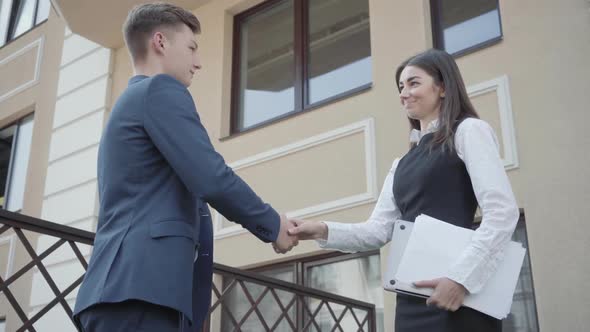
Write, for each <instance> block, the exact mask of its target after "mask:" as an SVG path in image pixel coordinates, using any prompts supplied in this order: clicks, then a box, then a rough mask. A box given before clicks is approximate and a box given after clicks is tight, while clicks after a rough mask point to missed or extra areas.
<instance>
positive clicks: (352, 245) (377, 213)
mask: <svg viewBox="0 0 590 332" xmlns="http://www.w3.org/2000/svg"><path fill="white" fill-rule="evenodd" d="M398 162H399V159H396V160H395V161H394V162H393V165H392V166H391V169H390V171H389V173H388V174H387V177H386V178H385V183H384V184H383V188H382V189H381V194H380V195H379V199H378V200H377V204H376V205H375V208H374V209H373V213H372V214H371V217H370V218H369V220H367V221H365V222H362V223H352V224H351V223H339V222H330V221H324V223H325V224H326V225H327V226H328V239H327V240H317V242H318V244H319V245H320V247H322V248H326V249H337V250H340V251H344V252H358V251H368V250H372V249H377V248H381V247H382V246H383V245H385V244H386V243H387V242H389V241H390V240H391V235H392V232H393V225H394V222H395V221H396V220H397V219H399V217H400V215H401V213H400V211H399V209H398V208H397V206H396V204H395V199H394V197H393V175H394V173H395V169H396V167H397V163H398Z"/></svg>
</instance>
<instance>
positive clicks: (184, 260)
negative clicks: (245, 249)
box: [74, 3, 297, 332]
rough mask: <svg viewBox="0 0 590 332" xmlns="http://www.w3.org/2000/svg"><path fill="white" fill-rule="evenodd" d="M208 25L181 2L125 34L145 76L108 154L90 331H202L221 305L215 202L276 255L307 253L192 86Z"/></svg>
mask: <svg viewBox="0 0 590 332" xmlns="http://www.w3.org/2000/svg"><path fill="white" fill-rule="evenodd" d="M199 32H200V24H199V21H198V20H197V18H196V17H195V16H194V15H193V14H192V13H190V12H189V11H186V10H184V9H182V8H179V7H176V6H174V5H170V4H162V3H159V4H146V5H141V6H138V7H136V8H134V9H133V10H132V11H131V12H130V13H129V16H128V18H127V21H126V23H125V26H124V33H125V42H126V45H127V47H128V49H129V52H130V55H131V59H132V61H133V67H134V70H135V74H136V75H135V76H134V77H132V78H131V79H130V81H129V86H128V87H127V89H126V90H125V91H124V92H123V93H122V95H121V96H120V98H119V99H118V100H117V102H116V104H115V106H114V107H113V110H112V113H111V116H110V118H109V121H108V123H107V126H106V128H105V130H104V133H103V137H102V140H101V142H100V148H99V154H98V189H99V198H100V211H99V218H98V226H97V231H96V238H95V242H94V250H93V252H92V256H91V258H90V263H89V266H88V270H87V272H86V276H85V278H84V281H83V283H82V285H81V287H80V290H79V292H78V297H77V300H76V306H75V310H74V318H75V320H76V322H77V324H78V328H79V329H80V330H82V331H85V332H107V331H108V332H118V331H140V330H141V331H158V332H166V331H183V330H184V331H189V329H190V331H195V330H200V327H201V325H202V322H203V319H204V316H205V315H206V313H207V310H208V308H209V305H210V300H211V277H212V258H213V257H212V256H213V251H212V249H213V238H212V237H213V235H212V226H211V218H210V216H209V210H208V208H207V205H206V203H208V204H209V205H211V206H212V207H213V208H215V209H216V210H217V211H219V212H220V213H221V214H223V215H224V216H225V217H226V218H227V219H228V220H231V221H234V222H237V223H239V224H241V225H242V226H243V227H245V228H246V229H248V230H249V231H250V232H251V233H252V234H254V235H255V236H256V237H258V238H259V239H260V240H262V241H264V242H272V243H273V247H274V249H275V251H277V252H281V253H284V252H287V251H289V250H290V249H291V248H292V247H293V246H294V245H296V244H297V240H296V238H295V237H291V236H289V235H288V234H287V230H288V229H289V228H290V227H291V225H292V224H291V223H290V221H288V220H287V219H286V218H285V217H283V216H280V215H279V214H278V213H277V212H276V211H275V210H274V209H273V208H272V207H271V206H270V205H268V204H265V203H264V202H263V201H262V200H261V199H260V198H259V197H258V196H257V195H256V194H255V193H254V191H252V189H251V188H250V187H249V186H248V185H247V184H246V183H245V182H244V181H242V179H240V177H238V176H237V175H236V174H234V172H233V171H232V170H231V169H230V168H229V167H228V166H227V165H226V163H225V161H224V160H223V158H222V157H221V156H220V155H219V154H218V153H217V152H216V151H215V149H214V148H213V146H212V145H211V142H210V140H209V137H208V135H207V132H206V130H205V128H204V127H203V125H202V124H201V122H200V119H199V115H198V114H197V112H196V108H195V105H194V102H193V99H192V97H191V95H190V93H189V92H188V90H187V87H188V86H189V85H190V83H191V80H192V78H193V75H194V74H195V73H196V72H197V71H198V70H199V69H200V68H201V64H200V62H199V57H198V53H197V47H198V46H197V43H196V41H195V34H198V33H199Z"/></svg>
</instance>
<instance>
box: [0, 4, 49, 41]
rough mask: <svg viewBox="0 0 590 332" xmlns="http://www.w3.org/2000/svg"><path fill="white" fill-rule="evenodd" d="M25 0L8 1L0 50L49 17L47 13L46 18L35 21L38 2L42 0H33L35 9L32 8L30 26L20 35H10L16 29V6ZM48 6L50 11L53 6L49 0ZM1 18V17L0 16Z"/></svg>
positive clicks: (37, 12) (37, 13)
mask: <svg viewBox="0 0 590 332" xmlns="http://www.w3.org/2000/svg"><path fill="white" fill-rule="evenodd" d="M24 1H25V0H11V3H10V14H9V15H8V24H7V26H6V36H4V40H3V42H4V45H1V46H0V50H1V49H3V48H4V47H6V46H8V45H10V44H11V43H12V42H14V41H15V40H18V39H19V38H21V37H22V36H24V35H26V34H27V33H29V32H31V31H32V30H34V29H35V28H37V27H38V26H40V25H41V24H43V23H45V22H47V20H48V19H49V15H48V17H47V18H45V19H43V20H41V21H39V22H37V19H38V18H37V16H38V15H39V2H40V1H43V0H35V9H34V10H33V24H32V26H31V27H30V28H29V29H27V30H25V31H23V32H22V33H21V34H20V35H18V36H16V37H12V35H13V34H14V32H15V29H16V25H17V24H16V23H17V18H18V17H17V14H18V7H19V6H20V4H21V3H23V2H24ZM49 6H50V9H49V10H50V12H51V8H53V3H52V2H51V1H49ZM0 19H1V17H0Z"/></svg>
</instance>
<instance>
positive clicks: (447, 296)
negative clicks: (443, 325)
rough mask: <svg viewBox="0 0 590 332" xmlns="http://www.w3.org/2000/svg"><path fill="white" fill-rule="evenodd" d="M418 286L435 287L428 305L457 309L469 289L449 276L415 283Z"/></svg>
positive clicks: (450, 309)
mask: <svg viewBox="0 0 590 332" xmlns="http://www.w3.org/2000/svg"><path fill="white" fill-rule="evenodd" d="M414 286H416V287H418V288H434V292H433V293H432V295H431V296H430V297H429V298H428V300H426V305H435V306H437V307H438V308H440V309H444V310H449V311H457V309H459V308H460V307H461V305H462V304H463V299H464V298H465V295H466V294H467V289H465V287H463V285H461V284H460V283H458V282H455V281H453V280H451V279H449V278H438V279H433V280H423V281H418V282H415V283H414Z"/></svg>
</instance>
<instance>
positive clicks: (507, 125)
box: [467, 75, 518, 170]
mask: <svg viewBox="0 0 590 332" xmlns="http://www.w3.org/2000/svg"><path fill="white" fill-rule="evenodd" d="M488 92H496V96H497V98H498V113H499V115H500V125H501V127H502V128H501V130H502V132H501V135H502V142H503V148H504V155H503V156H502V160H503V161H504V167H505V168H506V170H511V169H516V168H518V152H517V148H516V133H515V130H514V118H513V115H512V100H511V98H510V86H509V84H508V76H506V75H502V76H499V77H496V78H494V79H491V80H489V81H485V82H481V83H478V84H474V85H471V86H469V87H467V93H468V94H469V97H470V98H475V97H477V96H480V95H483V94H486V93H488Z"/></svg>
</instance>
